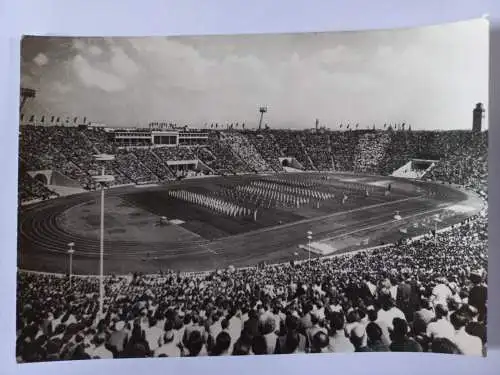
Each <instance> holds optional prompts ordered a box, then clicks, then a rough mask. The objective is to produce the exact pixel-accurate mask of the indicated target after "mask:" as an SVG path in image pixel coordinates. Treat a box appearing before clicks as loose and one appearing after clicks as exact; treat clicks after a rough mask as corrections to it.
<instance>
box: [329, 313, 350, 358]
mask: <svg viewBox="0 0 500 375" xmlns="http://www.w3.org/2000/svg"><path fill="white" fill-rule="evenodd" d="M328 349H329V351H330V352H332V353H352V352H354V349H355V348H354V346H353V344H352V343H351V341H350V340H349V338H348V336H347V335H346V331H345V323H344V314H342V313H341V312H337V311H336V312H333V313H331V315H330V337H329V343H328Z"/></svg>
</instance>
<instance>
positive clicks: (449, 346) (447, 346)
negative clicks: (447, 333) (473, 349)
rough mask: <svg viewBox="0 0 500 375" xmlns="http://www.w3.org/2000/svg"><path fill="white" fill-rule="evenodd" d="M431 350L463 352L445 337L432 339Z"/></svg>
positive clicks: (446, 352)
mask: <svg viewBox="0 0 500 375" xmlns="http://www.w3.org/2000/svg"><path fill="white" fill-rule="evenodd" d="M431 351H432V352H433V353H441V354H463V353H462V352H461V351H460V349H459V348H458V346H457V345H455V344H454V343H453V341H451V340H449V339H447V338H438V339H435V340H434V341H432V346H431Z"/></svg>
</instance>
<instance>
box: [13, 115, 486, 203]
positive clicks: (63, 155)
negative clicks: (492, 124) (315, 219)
mask: <svg viewBox="0 0 500 375" xmlns="http://www.w3.org/2000/svg"><path fill="white" fill-rule="evenodd" d="M487 149H488V132H483V133H480V134H474V133H472V132H471V131H442V132H436V131H397V130H392V129H390V130H388V131H380V130H378V131H377V130H349V131H335V132H329V131H325V132H324V133H321V134H314V133H311V132H309V131H307V132H306V131H291V130H270V129H268V130H266V131H262V132H253V131H227V132H225V131H211V132H210V133H209V139H208V142H207V144H206V145H197V146H176V147H155V148H136V147H127V148H124V147H119V145H118V144H115V143H113V141H112V139H111V138H110V137H109V135H108V134H107V133H106V132H105V131H104V130H101V129H86V130H82V129H78V128H76V127H61V126H51V127H44V126H31V125H26V126H22V127H21V132H20V158H21V160H22V161H23V162H24V163H25V164H26V166H27V170H43V169H53V170H57V171H58V172H60V173H61V174H63V175H64V176H66V177H68V178H69V179H72V180H74V181H77V182H78V183H79V184H80V185H81V186H82V187H83V188H85V189H89V190H92V189H94V188H95V187H96V185H95V184H94V182H93V180H92V176H93V175H95V174H98V173H100V168H101V166H100V165H99V163H98V162H96V161H95V160H94V157H93V155H95V154H96V153H112V154H114V155H117V160H116V161H115V162H114V163H113V164H112V166H111V167H109V166H108V167H109V170H108V173H112V174H114V176H115V182H114V184H116V185H121V184H126V183H137V182H145V181H165V180H169V179H172V178H174V177H175V173H174V172H173V171H172V170H171V169H170V168H169V166H168V162H169V161H182V160H196V159H198V160H201V161H202V162H203V163H204V164H205V165H207V166H208V167H209V168H210V169H212V171H213V173H216V174H235V173H255V172H268V171H276V172H281V171H283V168H282V165H281V163H280V157H293V158H295V159H296V160H297V161H298V162H299V163H300V164H301V165H302V166H303V169H305V170H332V169H333V170H338V171H354V172H364V173H373V174H381V175H388V174H391V173H392V172H394V171H395V170H396V169H398V168H399V167H401V166H403V165H404V164H405V163H407V162H408V161H410V160H411V159H412V158H416V159H427V160H435V161H438V162H437V163H436V167H435V168H433V169H432V170H430V171H429V172H428V173H427V174H426V175H425V176H424V178H430V179H433V180H439V181H445V182H452V183H456V184H459V185H463V186H465V187H467V188H471V189H474V190H476V191H483V192H486V193H487V187H486V186H487V183H486V182H487V175H488V173H487ZM22 196H23V197H29V191H28V190H26V189H25V192H24V193H23V194H22Z"/></svg>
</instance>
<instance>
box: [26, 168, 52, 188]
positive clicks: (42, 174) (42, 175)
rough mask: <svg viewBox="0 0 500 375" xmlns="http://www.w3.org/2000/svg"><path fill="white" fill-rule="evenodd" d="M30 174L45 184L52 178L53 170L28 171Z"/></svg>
mask: <svg viewBox="0 0 500 375" xmlns="http://www.w3.org/2000/svg"><path fill="white" fill-rule="evenodd" d="M28 174H29V175H30V176H31V177H32V178H33V179H35V180H37V181H39V182H41V183H42V184H44V185H49V184H50V181H51V180H52V171H51V170H46V171H32V172H28Z"/></svg>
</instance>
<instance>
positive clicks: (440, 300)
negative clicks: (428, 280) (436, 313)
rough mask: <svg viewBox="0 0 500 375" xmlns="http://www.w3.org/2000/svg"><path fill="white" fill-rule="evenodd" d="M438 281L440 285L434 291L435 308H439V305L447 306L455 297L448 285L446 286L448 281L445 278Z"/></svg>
mask: <svg viewBox="0 0 500 375" xmlns="http://www.w3.org/2000/svg"><path fill="white" fill-rule="evenodd" d="M437 280H438V283H439V284H437V285H436V286H435V287H434V288H433V289H432V296H431V301H432V304H433V305H434V306H437V305H438V304H441V305H446V304H447V303H448V300H449V299H450V298H452V297H453V293H452V292H451V290H450V288H449V287H448V285H446V279H445V278H444V277H440V278H438V279H437Z"/></svg>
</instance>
